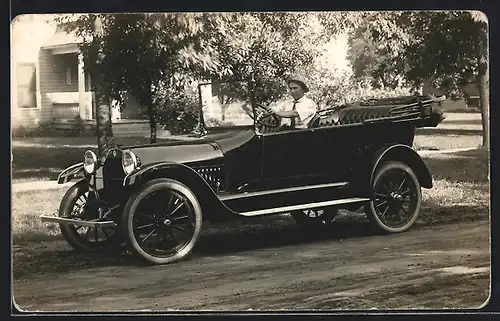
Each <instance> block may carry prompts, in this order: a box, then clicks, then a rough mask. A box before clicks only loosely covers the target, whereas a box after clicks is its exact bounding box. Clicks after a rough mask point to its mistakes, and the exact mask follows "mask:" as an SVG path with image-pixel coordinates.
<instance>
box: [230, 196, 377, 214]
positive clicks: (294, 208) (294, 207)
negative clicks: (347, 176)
mask: <svg viewBox="0 0 500 321" xmlns="http://www.w3.org/2000/svg"><path fill="white" fill-rule="evenodd" d="M369 200H370V199H369V198H366V197H353V198H344V199H338V200H332V201H324V202H316V203H306V204H299V205H290V206H282V207H275V208H269V209H263V210H257V211H249V212H241V213H239V214H240V215H243V216H258V215H267V214H275V213H283V212H290V211H297V210H304V209H310V208H318V207H325V206H332V205H341V204H350V203H360V202H367V201H369Z"/></svg>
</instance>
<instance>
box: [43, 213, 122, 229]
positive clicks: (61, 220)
mask: <svg viewBox="0 0 500 321" xmlns="http://www.w3.org/2000/svg"><path fill="white" fill-rule="evenodd" d="M40 218H41V220H42V221H43V222H52V223H59V224H65V225H76V226H88V227H93V228H113V227H116V223H115V222H113V221H101V222H96V221H83V220H74V219H71V218H64V217H57V216H48V215H41V216H40Z"/></svg>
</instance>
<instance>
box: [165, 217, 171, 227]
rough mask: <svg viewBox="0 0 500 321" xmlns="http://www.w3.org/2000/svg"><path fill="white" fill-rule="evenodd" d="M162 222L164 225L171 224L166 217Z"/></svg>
mask: <svg viewBox="0 0 500 321" xmlns="http://www.w3.org/2000/svg"><path fill="white" fill-rule="evenodd" d="M163 224H164V225H165V226H171V225H172V221H171V220H169V219H168V218H167V219H165V221H163Z"/></svg>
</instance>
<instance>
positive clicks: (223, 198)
mask: <svg viewBox="0 0 500 321" xmlns="http://www.w3.org/2000/svg"><path fill="white" fill-rule="evenodd" d="M348 184H349V183H348V182H339V183H327V184H317V185H306V186H298V187H285V188H278V189H271V190H265V191H258V192H243V193H237V194H229V195H221V196H219V199H220V200H221V201H229V200H233V199H238V198H247V197H254V196H263V195H272V194H279V193H287V192H297V191H306V190H311V189H319V188H328V187H344V186H347V185H348Z"/></svg>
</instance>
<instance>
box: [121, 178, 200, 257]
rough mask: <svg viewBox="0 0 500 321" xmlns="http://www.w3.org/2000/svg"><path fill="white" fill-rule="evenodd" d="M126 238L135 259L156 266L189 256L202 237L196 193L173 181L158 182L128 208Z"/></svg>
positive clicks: (124, 224) (135, 199)
mask: <svg viewBox="0 0 500 321" xmlns="http://www.w3.org/2000/svg"><path fill="white" fill-rule="evenodd" d="M123 215H124V216H123V234H124V235H126V236H127V243H128V245H129V247H130V249H131V251H132V253H134V254H135V255H138V256H139V257H141V258H143V259H145V260H146V261H149V262H150V263H153V264H167V263H172V262H176V261H179V260H181V259H183V258H185V257H186V256H188V255H189V254H190V253H191V251H192V249H193V247H194V246H195V244H196V242H197V241H198V238H199V236H200V231H201V227H202V212H201V206H200V203H199V202H198V200H197V199H196V196H195V195H194V193H193V192H192V191H191V190H190V189H189V188H188V187H186V186H185V185H184V184H182V183H180V182H178V181H175V180H172V179H163V178H161V179H155V180H152V181H150V182H148V183H146V184H144V186H143V187H142V188H141V189H140V190H139V191H138V192H137V193H135V194H134V195H133V196H132V197H131V198H130V199H129V201H128V202H127V204H126V205H125V210H124V213H123Z"/></svg>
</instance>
